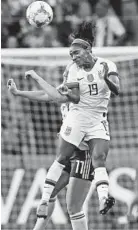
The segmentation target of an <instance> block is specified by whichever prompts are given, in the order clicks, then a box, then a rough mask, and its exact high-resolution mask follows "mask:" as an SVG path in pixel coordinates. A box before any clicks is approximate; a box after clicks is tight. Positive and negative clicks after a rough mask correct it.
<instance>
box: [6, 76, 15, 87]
mask: <svg viewBox="0 0 138 230" xmlns="http://www.w3.org/2000/svg"><path fill="white" fill-rule="evenodd" d="M13 83H14V81H13V79H12V78H11V79H9V80H8V82H7V87H8V88H9V87H10V86H11V85H12V84H13Z"/></svg>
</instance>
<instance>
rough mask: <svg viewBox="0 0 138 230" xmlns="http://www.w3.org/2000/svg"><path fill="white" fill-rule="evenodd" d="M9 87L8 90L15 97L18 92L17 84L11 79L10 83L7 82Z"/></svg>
mask: <svg viewBox="0 0 138 230" xmlns="http://www.w3.org/2000/svg"><path fill="white" fill-rule="evenodd" d="M7 87H8V90H9V91H10V92H11V93H12V94H13V95H17V93H18V90H17V87H16V84H15V82H14V80H13V79H9V80H8V82H7Z"/></svg>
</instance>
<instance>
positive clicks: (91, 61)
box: [83, 56, 97, 72]
mask: <svg viewBox="0 0 138 230" xmlns="http://www.w3.org/2000/svg"><path fill="white" fill-rule="evenodd" d="M96 61H97V58H96V57H92V56H91V57H90V58H89V59H88V62H86V63H85V64H84V66H83V69H84V70H85V71H86V72H89V71H91V69H92V68H93V67H94V65H95V63H96Z"/></svg>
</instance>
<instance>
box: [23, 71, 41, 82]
mask: <svg viewBox="0 0 138 230" xmlns="http://www.w3.org/2000/svg"><path fill="white" fill-rule="evenodd" d="M28 77H31V78H33V79H34V80H38V79H39V76H38V75H37V73H36V72H35V71H34V70H29V71H26V72H25V79H26V78H28Z"/></svg>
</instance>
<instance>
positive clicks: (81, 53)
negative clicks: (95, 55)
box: [70, 22, 95, 67]
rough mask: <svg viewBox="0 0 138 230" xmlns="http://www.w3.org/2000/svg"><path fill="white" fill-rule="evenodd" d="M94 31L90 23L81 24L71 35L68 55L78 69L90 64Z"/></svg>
mask: <svg viewBox="0 0 138 230" xmlns="http://www.w3.org/2000/svg"><path fill="white" fill-rule="evenodd" d="M94 29H95V26H94V25H93V24H92V22H83V23H82V24H81V25H80V26H79V28H78V29H77V31H75V32H74V33H73V35H72V36H73V38H74V40H73V42H72V44H71V47H70V55H71V57H72V60H73V61H74V62H75V63H76V64H77V65H78V66H79V67H83V66H85V65H88V63H90V62H91V53H92V44H93V41H94Z"/></svg>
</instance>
